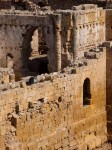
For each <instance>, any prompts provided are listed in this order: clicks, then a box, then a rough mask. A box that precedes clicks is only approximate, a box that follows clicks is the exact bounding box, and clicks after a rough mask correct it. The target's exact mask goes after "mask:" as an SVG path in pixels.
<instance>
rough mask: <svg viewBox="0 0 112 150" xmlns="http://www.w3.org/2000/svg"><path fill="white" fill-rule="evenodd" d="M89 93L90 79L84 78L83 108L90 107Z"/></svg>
mask: <svg viewBox="0 0 112 150" xmlns="http://www.w3.org/2000/svg"><path fill="white" fill-rule="evenodd" d="M90 100H91V92H90V79H89V78H86V79H85V81H84V84H83V106H86V105H90Z"/></svg>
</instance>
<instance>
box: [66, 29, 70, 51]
mask: <svg viewBox="0 0 112 150" xmlns="http://www.w3.org/2000/svg"><path fill="white" fill-rule="evenodd" d="M70 38H71V28H68V30H67V40H66V53H68V49H69V45H70Z"/></svg>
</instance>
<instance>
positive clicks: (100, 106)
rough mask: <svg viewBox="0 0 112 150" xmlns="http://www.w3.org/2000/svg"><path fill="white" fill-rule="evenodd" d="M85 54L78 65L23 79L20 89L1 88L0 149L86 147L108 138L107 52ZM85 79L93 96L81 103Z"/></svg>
mask: <svg viewBox="0 0 112 150" xmlns="http://www.w3.org/2000/svg"><path fill="white" fill-rule="evenodd" d="M87 56H88V57H87V58H86V59H84V60H83V63H81V62H79V63H78V66H79V67H78V66H77V67H76V66H72V67H71V68H66V69H64V70H62V72H63V73H52V74H50V75H47V74H46V75H44V76H43V75H41V76H37V79H38V80H37V83H35V84H32V85H29V86H26V83H25V82H24V80H23V81H21V82H20V83H19V84H20V88H18V87H16V88H14V87H13V86H12V88H11V89H8V90H5V91H1V92H0V108H1V109H0V113H1V114H2V115H1V116H0V129H1V130H0V146H1V147H0V148H1V149H5V147H7V149H8V150H14V149H17V150H22V149H24V150H36V149H37V150H40V149H41V150H45V149H46V150H47V149H48V150H50V149H51V150H59V149H60V150H74V149H79V150H82V149H83V150H87V147H88V149H92V148H95V147H98V146H100V145H101V144H103V143H104V142H105V141H107V136H106V134H107V132H106V130H107V129H106V111H105V105H106V51H105V49H104V48H101V49H100V50H99V51H98V50H97V51H96V52H94V51H93V52H88V54H87ZM86 78H89V79H90V91H91V99H90V103H89V104H88V105H86V106H83V84H84V81H85V79H86ZM45 79H46V80H45ZM43 81H44V82H43ZM15 84H16V83H15ZM96 85H97V86H96ZM9 97H10V99H9Z"/></svg>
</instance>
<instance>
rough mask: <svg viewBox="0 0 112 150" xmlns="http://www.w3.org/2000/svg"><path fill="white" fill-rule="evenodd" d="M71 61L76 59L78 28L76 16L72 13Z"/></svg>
mask: <svg viewBox="0 0 112 150" xmlns="http://www.w3.org/2000/svg"><path fill="white" fill-rule="evenodd" d="M72 41H73V43H72V45H73V60H74V61H75V60H76V59H77V57H78V52H77V45H78V26H77V23H76V14H75V13H73V40H72Z"/></svg>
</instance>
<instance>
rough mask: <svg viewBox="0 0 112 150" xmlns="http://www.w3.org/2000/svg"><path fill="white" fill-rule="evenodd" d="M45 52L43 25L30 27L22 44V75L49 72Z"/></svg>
mask: <svg viewBox="0 0 112 150" xmlns="http://www.w3.org/2000/svg"><path fill="white" fill-rule="evenodd" d="M47 52H48V46H47V42H46V37H45V31H44V26H42V27H38V28H37V27H32V28H30V29H29V31H28V32H27V34H26V35H25V37H24V40H23V45H22V59H23V66H22V70H23V76H27V75H39V74H42V73H49V71H48V59H47Z"/></svg>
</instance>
